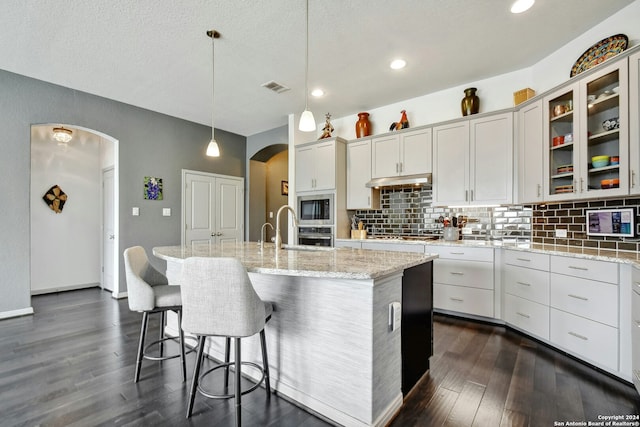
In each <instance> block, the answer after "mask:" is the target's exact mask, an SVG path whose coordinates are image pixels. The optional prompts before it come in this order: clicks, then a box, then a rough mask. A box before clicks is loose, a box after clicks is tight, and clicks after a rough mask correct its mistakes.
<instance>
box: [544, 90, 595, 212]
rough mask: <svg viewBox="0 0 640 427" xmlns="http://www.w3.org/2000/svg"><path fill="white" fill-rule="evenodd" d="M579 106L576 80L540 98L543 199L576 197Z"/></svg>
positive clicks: (578, 160)
mask: <svg viewBox="0 0 640 427" xmlns="http://www.w3.org/2000/svg"><path fill="white" fill-rule="evenodd" d="M579 108H580V104H579V103H578V83H574V84H571V85H569V86H565V87H563V88H561V89H558V90H557V91H555V92H553V93H551V94H549V95H548V96H546V97H545V98H544V99H543V123H544V138H545V142H544V144H545V149H544V164H545V168H544V194H545V195H544V199H545V200H572V199H575V198H576V197H577V196H578V186H577V185H578V179H577V177H578V176H579V175H580V171H579V169H580V166H581V165H580V157H579V153H578V151H579V147H580V143H581V141H580V139H581V138H582V136H581V135H580V132H579V129H580V111H579ZM554 138H555V139H554ZM585 166H586V165H585Z"/></svg>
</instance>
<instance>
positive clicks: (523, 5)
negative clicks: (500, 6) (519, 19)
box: [511, 0, 536, 13]
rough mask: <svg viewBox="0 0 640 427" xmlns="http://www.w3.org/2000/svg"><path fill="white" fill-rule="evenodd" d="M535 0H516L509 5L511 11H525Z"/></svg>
mask: <svg viewBox="0 0 640 427" xmlns="http://www.w3.org/2000/svg"><path fill="white" fill-rule="evenodd" d="M535 2H536V0H516V1H515V2H514V3H513V4H512V5H511V13H522V12H524V11H527V10H529V8H530V7H531V6H533V4H534V3H535Z"/></svg>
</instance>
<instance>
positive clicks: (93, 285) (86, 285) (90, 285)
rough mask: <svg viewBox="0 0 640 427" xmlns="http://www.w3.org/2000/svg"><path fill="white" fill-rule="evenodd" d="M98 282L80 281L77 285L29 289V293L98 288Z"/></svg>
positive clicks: (51, 292)
mask: <svg viewBox="0 0 640 427" xmlns="http://www.w3.org/2000/svg"><path fill="white" fill-rule="evenodd" d="M99 287H100V283H82V284H79V285H69V286H57V287H55V288H45V289H31V295H42V294H54V293H56V292H64V291H75V290H78V289H89V288H99Z"/></svg>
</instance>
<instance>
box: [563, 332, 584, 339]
mask: <svg viewBox="0 0 640 427" xmlns="http://www.w3.org/2000/svg"><path fill="white" fill-rule="evenodd" d="M568 334H569V335H573V336H574V337H576V338H580V339H581V340H585V341H589V338H587V337H585V336H584V335H580V334H576V333H575V332H568Z"/></svg>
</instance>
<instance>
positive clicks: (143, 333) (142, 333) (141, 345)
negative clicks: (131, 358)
mask: <svg viewBox="0 0 640 427" xmlns="http://www.w3.org/2000/svg"><path fill="white" fill-rule="evenodd" d="M148 322H149V313H148V312H146V311H145V312H143V313H142V326H141V327H140V342H139V343H138V355H137V356H136V372H135V375H134V377H133V378H134V382H136V383H137V382H138V380H140V368H141V367H142V358H143V355H144V338H145V336H146V335H147V323H148Z"/></svg>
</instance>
